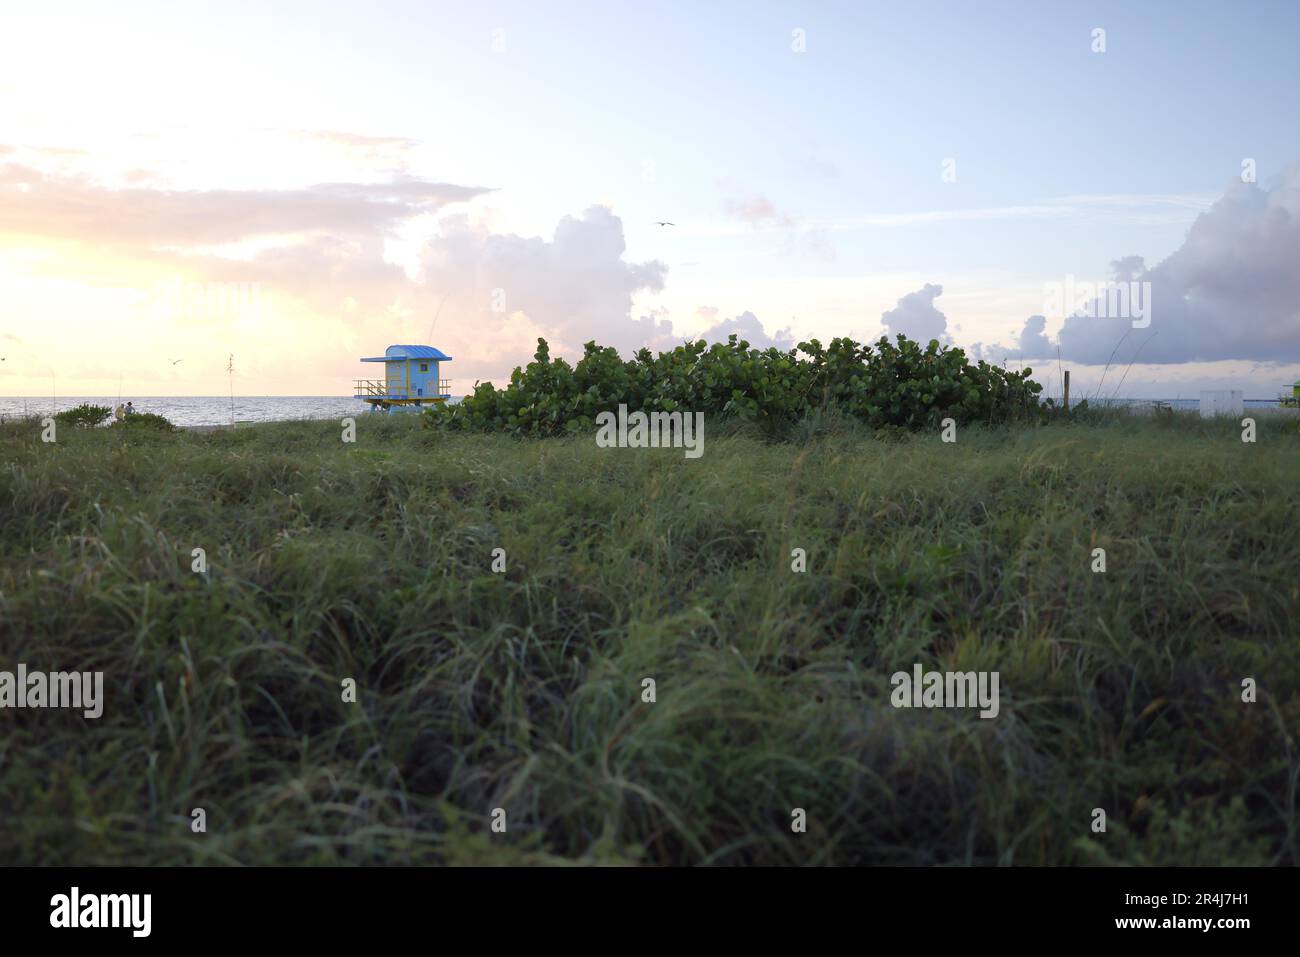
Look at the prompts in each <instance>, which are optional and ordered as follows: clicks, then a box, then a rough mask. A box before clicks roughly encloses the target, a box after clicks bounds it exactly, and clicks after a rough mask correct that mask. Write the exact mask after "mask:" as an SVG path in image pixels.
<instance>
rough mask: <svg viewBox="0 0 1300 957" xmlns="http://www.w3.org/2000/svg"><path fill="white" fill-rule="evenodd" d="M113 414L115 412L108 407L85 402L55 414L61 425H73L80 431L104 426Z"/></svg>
mask: <svg viewBox="0 0 1300 957" xmlns="http://www.w3.org/2000/svg"><path fill="white" fill-rule="evenodd" d="M112 414H113V410H112V409H110V408H109V407H108V406H106V405H91V404H90V403H89V402H83V403H81V405H78V406H74V407H73V408H71V409H64V410H63V411H62V412H57V413H55V415H54V419H55V421H56V422H58V423H59V424H60V425H71V426H73V427H74V428H78V429H93V428H95V426H97V425H103V424H104V422H105V421H106V420H107V419H108V417H109V416H110V415H112Z"/></svg>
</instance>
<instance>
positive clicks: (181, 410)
mask: <svg viewBox="0 0 1300 957" xmlns="http://www.w3.org/2000/svg"><path fill="white" fill-rule="evenodd" d="M462 398H463V396H453V397H452V399H451V401H452V402H459V401H460V400H461V399H462ZM128 399H129V400H132V401H134V402H135V408H136V411H137V412H154V413H156V414H158V415H161V416H164V417H166V418H167V419H170V420H171V421H172V422H174V423H175V424H176V425H229V424H230V420H231V419H232V418H233V419H234V420H235V421H236V422H284V421H291V420H294V419H341V418H343V417H344V416H347V415H357V414H365V413H368V412H369V411H370V407H369V406H367V405H366V403H364V402H362V401H361V400H360V399H355V398H353V397H352V396H339V395H237V396H235V399H234V412H233V414H232V412H231V399H230V396H228V395H226V396H220V395H186V396H138V397H137V396H132V395H127V396H123V397H122V401H123V402H126V401H127V400H128ZM1075 401H1076V402H1077V401H1078V400H1077V399H1076V400H1075ZM1110 401H1111V402H1112V403H1113V404H1116V405H1132V406H1138V407H1151V406H1154V405H1155V404H1156V403H1165V404H1168V405H1171V406H1173V407H1174V408H1176V409H1192V410H1194V409H1196V408H1197V407H1198V406H1199V404H1200V402H1199V400H1198V399H1112V400H1110ZM83 402H89V403H91V404H93V405H106V406H108V407H109V408H110V409H111V408H113V407H114V406H116V405H117V399H115V398H106V397H104V396H80V395H77V396H67V397H64V396H59V398H58V406H57V408H58V409H59V410H60V411H61V410H63V409H70V408H72V407H73V406H76V405H81V404H82V403H83ZM1090 404H1100V403H1090ZM1279 405H1280V402H1279V401H1278V400H1277V399H1246V408H1247V409H1250V408H1256V409H1259V408H1277V407H1278V406H1279ZM54 407H55V406H54V402H53V401H52V400H51V399H49V398H44V399H42V398H30V397H29V398H7V397H3V396H0V421H3V420H4V419H11V418H16V417H19V416H24V415H48V414H49V413H50V410H51V409H52V408H54Z"/></svg>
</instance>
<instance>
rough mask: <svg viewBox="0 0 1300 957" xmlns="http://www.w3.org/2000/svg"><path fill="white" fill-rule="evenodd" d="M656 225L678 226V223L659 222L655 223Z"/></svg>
mask: <svg viewBox="0 0 1300 957" xmlns="http://www.w3.org/2000/svg"><path fill="white" fill-rule="evenodd" d="M655 225H656V226H676V225H677V224H676V223H663V222H657V223H655Z"/></svg>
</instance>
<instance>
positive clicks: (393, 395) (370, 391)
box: [356, 346, 451, 412]
mask: <svg viewBox="0 0 1300 957" xmlns="http://www.w3.org/2000/svg"><path fill="white" fill-rule="evenodd" d="M361 361H362V362H382V363H383V364H384V377H383V378H382V379H357V380H356V398H358V399H361V400H362V401H364V402H369V403H370V411H372V412H375V411H383V412H387V411H388V410H389V409H390V408H394V407H396V408H407V407H414V408H417V409H418V408H419V407H420V406H424V405H432V404H434V403H436V402H446V401H447V400H448V399H450V398H451V380H450V379H443V378H441V377H440V375H439V372H440V369H441V364H442V363H444V362H450V361H451V356H449V355H447V354H445V353H444V352H442V351H441V350H438V349H435V348H433V346H389V347H388V348H387V350H385V352H384V354H383V355H382V356H375V357H373V358H368V359H362V360H361Z"/></svg>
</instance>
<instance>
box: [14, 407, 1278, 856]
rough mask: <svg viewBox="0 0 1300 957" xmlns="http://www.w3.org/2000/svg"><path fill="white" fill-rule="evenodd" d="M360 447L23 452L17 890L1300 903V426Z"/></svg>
mask: <svg viewBox="0 0 1300 957" xmlns="http://www.w3.org/2000/svg"><path fill="white" fill-rule="evenodd" d="M340 431H341V430H340V429H339V428H338V426H336V425H334V424H332V423H284V424H277V425H266V426H260V427H257V428H249V429H240V430H237V431H221V432H214V433H211V434H198V433H180V434H164V433H153V432H151V431H149V430H136V431H124V430H120V429H119V430H111V429H98V430H72V429H66V430H60V432H59V441H58V442H57V443H56V444H53V445H48V444H43V443H42V442H41V441H40V427H39V424H38V423H37V422H35V421H31V422H18V423H14V422H10V423H7V424H5V425H3V426H0V670H10V671H12V670H15V669H16V666H17V664H18V663H19V662H25V663H26V664H27V666H28V668H29V669H33V670H37V669H39V670H48V671H56V670H100V671H103V672H104V673H105V695H106V699H107V700H106V702H105V705H104V713H103V716H102V717H101V718H100V719H98V720H86V719H84V718H83V717H82V716H81V713H80V712H72V711H67V710H32V709H27V710H18V709H5V710H0V821H3V824H0V860H4V861H6V862H11V863H19V864H70V863H71V864H96V865H98V864H121V863H127V864H233V863H243V864H267V863H289V864H342V863H349V864H351V863H358V864H362V863H364V864H375V863H385V864H425V863H451V864H460V863H493V864H496V863H525V864H527V863H567V862H575V863H642V864H685V863H707V864H737V863H763V864H792V863H812V864H1098V863H1100V864H1106V863H1124V864H1291V865H1294V864H1296V863H1300V860H1298V859H1300V838H1298V836H1297V827H1298V822H1297V787H1298V786H1300V752H1298V751H1297V743H1296V741H1295V737H1294V729H1295V728H1296V727H1298V726H1300V624H1298V623H1300V592H1298V590H1297V589H1298V587H1300V576H1298V575H1297V572H1300V536H1297V529H1300V504H1298V501H1300V495H1298V494H1297V490H1298V489H1300V484H1298V483H1300V435H1297V430H1296V425H1295V423H1294V422H1290V421H1284V420H1281V419H1267V418H1261V419H1260V433H1259V438H1258V441H1257V442H1256V443H1255V444H1253V445H1250V444H1243V443H1242V442H1241V441H1240V428H1239V426H1237V425H1235V424H1233V423H1229V422H1224V423H1215V422H1203V421H1201V420H1199V419H1196V418H1189V417H1187V416H1182V415H1172V416H1165V417H1161V418H1141V417H1129V416H1125V415H1122V414H1104V415H1094V416H1093V417H1092V420H1091V421H1090V422H1089V423H1086V424H1080V423H1077V422H1076V423H1073V424H1058V425H1050V426H1046V427H1039V428H1022V429H1008V430H989V431H981V430H978V429H963V430H960V431H959V435H958V441H957V443H956V444H944V443H941V442H940V441H939V439H938V437H937V436H932V435H921V436H914V437H909V438H901V439H898V438H892V437H891V438H888V439H885V440H878V439H876V438H874V437H873V436H871V435H868V434H864V433H862V432H861V431H859V430H856V429H854V428H852V427H850V426H846V425H842V424H836V423H821V424H818V423H808V424H807V425H806V427H805V428H802V429H801V430H800V434H798V435H797V436H795V437H794V438H792V439H791V440H790V441H787V442H780V443H766V442H763V441H761V440H760V439H759V438H757V437H755V436H753V435H752V434H750V433H748V432H746V431H745V430H744V429H736V428H732V429H716V430H711V431H710V433H709V436H708V441H707V442H706V444H705V454H704V457H703V458H701V459H698V460H694V461H688V460H686V459H685V458H684V456H683V455H682V453H681V451H680V450H677V451H672V450H611V449H599V448H597V447H596V446H595V444H594V442H593V441H592V440H591V438H590V437H586V438H583V439H581V440H579V439H563V440H561V439H556V440H541V441H518V440H513V439H510V438H506V437H501V436H493V435H486V436H484V435H444V434H440V433H438V432H435V431H430V430H424V429H422V428H420V425H419V423H418V422H417V421H415V420H414V418H413V417H411V418H403V417H392V418H386V419H381V420H374V419H369V418H361V419H359V420H358V434H357V441H356V443H355V444H353V445H344V444H343V443H342V442H340ZM796 547H797V548H803V549H805V550H806V553H807V563H808V568H807V571H806V572H805V573H802V574H798V573H794V572H792V571H791V549H793V548H796ZM1096 547H1102V548H1104V549H1105V550H1106V562H1107V570H1106V572H1105V574H1094V573H1093V572H1092V571H1091V570H1090V565H1091V562H1092V558H1091V550H1092V549H1093V548H1096ZM194 548H203V549H205V551H206V557H207V563H208V571H207V572H206V574H197V573H195V572H193V571H191V562H192V560H193V559H192V558H191V550H192V549H194ZM495 548H503V549H505V553H506V561H507V566H506V571H505V573H504V574H494V573H493V572H492V570H491V563H492V551H493V549H495ZM915 662H920V663H922V664H924V665H925V667H926V668H927V669H942V670H962V671H965V670H992V671H998V672H999V673H1000V676H1001V683H1000V687H1001V710H1000V714H999V715H998V717H997V718H995V719H992V720H981V719H980V718H979V717H978V715H977V714H976V712H975V711H974V710H969V711H967V710H956V709H939V710H903V709H898V710H896V709H894V708H892V707H891V706H890V703H889V695H890V690H891V689H890V684H889V676H890V675H891V674H892V673H893V672H896V671H900V670H901V671H910V670H911V667H912V665H913V663H915ZM647 677H653V678H654V679H655V681H656V685H657V688H656V690H657V701H656V702H655V703H652V704H651V703H644V702H643V701H642V700H641V694H642V680H643V679H644V678H647ZM1245 677H1253V678H1254V679H1255V680H1256V681H1257V682H1258V700H1257V701H1256V702H1255V703H1243V701H1242V688H1241V682H1242V679H1243V678H1245ZM348 678H351V679H354V680H355V681H356V685H357V689H358V700H357V702H356V703H348V702H345V701H344V700H343V694H342V692H341V687H342V683H343V682H344V680H345V679H348ZM498 807H500V808H504V809H505V811H506V815H507V817H506V820H507V825H508V830H507V832H506V833H504V834H501V833H494V832H492V831H491V830H490V828H489V826H488V824H489V820H490V813H491V811H492V809H493V808H498ZM194 808H203V809H204V810H205V812H206V818H207V831H206V833H198V834H196V833H193V832H192V831H191V827H190V822H191V812H192V810H193V809H194ZM794 808H804V809H805V810H806V812H807V832H806V833H793V832H792V830H791V826H790V823H791V812H792V809H794ZM1094 808H1102V809H1104V810H1105V811H1106V815H1107V829H1106V831H1105V832H1104V833H1094V832H1093V830H1092V828H1091V825H1092V822H1093V809H1094Z"/></svg>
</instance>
